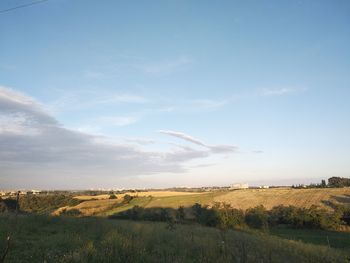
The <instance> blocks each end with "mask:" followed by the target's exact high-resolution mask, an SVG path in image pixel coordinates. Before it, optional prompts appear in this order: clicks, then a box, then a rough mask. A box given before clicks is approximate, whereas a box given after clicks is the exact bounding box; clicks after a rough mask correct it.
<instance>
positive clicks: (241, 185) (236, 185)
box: [230, 184, 249, 190]
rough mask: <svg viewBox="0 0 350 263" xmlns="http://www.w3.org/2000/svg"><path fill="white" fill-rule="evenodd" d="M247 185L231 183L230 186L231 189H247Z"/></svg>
mask: <svg viewBox="0 0 350 263" xmlns="http://www.w3.org/2000/svg"><path fill="white" fill-rule="evenodd" d="M248 188H249V185H248V184H232V185H231V186H230V189H231V190H235V189H248Z"/></svg>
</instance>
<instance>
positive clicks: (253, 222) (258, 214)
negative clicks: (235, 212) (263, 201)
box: [245, 205, 269, 230]
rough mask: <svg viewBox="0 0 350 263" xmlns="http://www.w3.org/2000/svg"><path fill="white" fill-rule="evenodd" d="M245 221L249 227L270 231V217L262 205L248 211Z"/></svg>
mask: <svg viewBox="0 0 350 263" xmlns="http://www.w3.org/2000/svg"><path fill="white" fill-rule="evenodd" d="M245 221H246V223H247V225H248V226H250V227H253V228H257V229H263V230H266V229H268V227H269V225H268V222H269V216H268V213H267V211H266V209H265V207H264V206H262V205H260V206H257V207H254V208H250V209H248V210H247V211H246V215H245Z"/></svg>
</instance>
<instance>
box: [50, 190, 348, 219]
mask: <svg viewBox="0 0 350 263" xmlns="http://www.w3.org/2000/svg"><path fill="white" fill-rule="evenodd" d="M126 194H128V195H131V196H135V197H137V198H135V199H134V200H132V202H131V203H130V204H125V205H123V206H116V205H115V204H118V203H120V202H121V200H123V197H124V196H125V195H126ZM349 196H350V188H326V189H317V188H315V189H292V188H275V189H244V190H234V191H217V192H202V193H191V192H173V191H151V192H138V193H131V192H130V193H125V194H117V195H116V197H117V198H116V199H115V200H109V197H110V195H107V194H104V195H97V196H87V195H83V196H75V197H74V198H75V199H78V200H80V201H84V202H82V203H80V204H78V205H76V206H75V207H73V206H70V207H65V208H66V209H68V210H69V209H78V210H79V211H80V212H81V215H83V216H91V215H94V216H106V215H107V216H108V215H111V214H113V213H116V212H120V211H124V210H127V209H129V208H131V207H132V206H134V205H138V206H141V207H145V208H152V207H167V208H175V209H176V208H178V207H179V206H184V207H189V206H192V205H193V204H195V203H198V204H202V205H209V206H212V205H213V204H214V203H215V202H219V203H227V204H230V205H231V206H232V207H235V208H237V209H243V210H245V209H248V208H252V207H256V206H258V205H263V206H264V207H265V208H267V209H271V208H272V207H274V206H278V205H284V206H288V205H293V206H296V207H305V208H309V207H311V206H313V205H316V206H319V207H321V208H324V209H327V210H332V205H333V204H343V205H349V204H350V197H349ZM108 200H109V201H108ZM113 204H114V205H113ZM61 209H62V208H61ZM59 212H60V210H58V211H56V212H55V214H59Z"/></svg>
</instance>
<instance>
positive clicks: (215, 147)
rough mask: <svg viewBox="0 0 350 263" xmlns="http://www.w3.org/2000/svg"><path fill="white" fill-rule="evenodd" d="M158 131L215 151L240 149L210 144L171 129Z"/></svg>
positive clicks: (232, 146) (226, 151)
mask: <svg viewBox="0 0 350 263" xmlns="http://www.w3.org/2000/svg"><path fill="white" fill-rule="evenodd" d="M158 132H159V133H162V134H166V135H170V136H173V137H176V138H180V139H183V140H185V141H188V142H191V143H194V144H197V145H199V146H202V147H205V148H207V149H209V150H210V151H211V152H213V153H229V152H234V151H236V150H237V149H238V147H237V146H234V145H209V144H206V143H204V142H202V141H200V140H198V139H196V138H194V137H192V136H190V135H188V134H185V133H183V132H178V131H169V130H160V131H158Z"/></svg>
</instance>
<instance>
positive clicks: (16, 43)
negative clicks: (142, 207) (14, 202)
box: [0, 0, 350, 188]
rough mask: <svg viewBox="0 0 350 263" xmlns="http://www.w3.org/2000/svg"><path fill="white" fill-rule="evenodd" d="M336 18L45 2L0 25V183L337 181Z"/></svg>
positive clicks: (344, 153)
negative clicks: (334, 179) (331, 179)
mask: <svg viewBox="0 0 350 263" xmlns="http://www.w3.org/2000/svg"><path fill="white" fill-rule="evenodd" d="M28 2H30V1H24V0H21V1H19V0H3V1H1V3H0V10H4V9H7V8H11V7H13V6H17V5H22V4H25V3H28ZM349 12H350V3H349V2H348V1H220V2H215V3H214V2H212V1H107V0H106V1H93V0H88V1H87V0H84V1H83V0H75V1H68V0H50V1H47V2H44V3H41V4H38V5H34V6H30V7H27V8H22V9H17V10H14V11H12V12H7V13H2V14H0V33H1V39H0V86H1V89H0V157H1V159H0V168H1V171H2V172H1V173H0V184H1V185H2V186H3V187H7V188H12V187H23V188H31V187H39V188H90V187H94V188H97V187H168V186H184V185H185V186H202V185H227V184H231V183H235V182H249V183H250V184H292V183H308V182H317V181H318V180H320V179H321V178H328V177H330V176H349V175H350V160H349V156H350V152H349V151H350V150H349V149H350V138H349V134H350V121H349V113H350V103H349V102H350V48H349V47H350V16H349V15H348V14H349ZM1 127H2V128H1ZM116 160H117V161H116ZM90 166H91V167H90ZM92 166H93V167H92Z"/></svg>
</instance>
